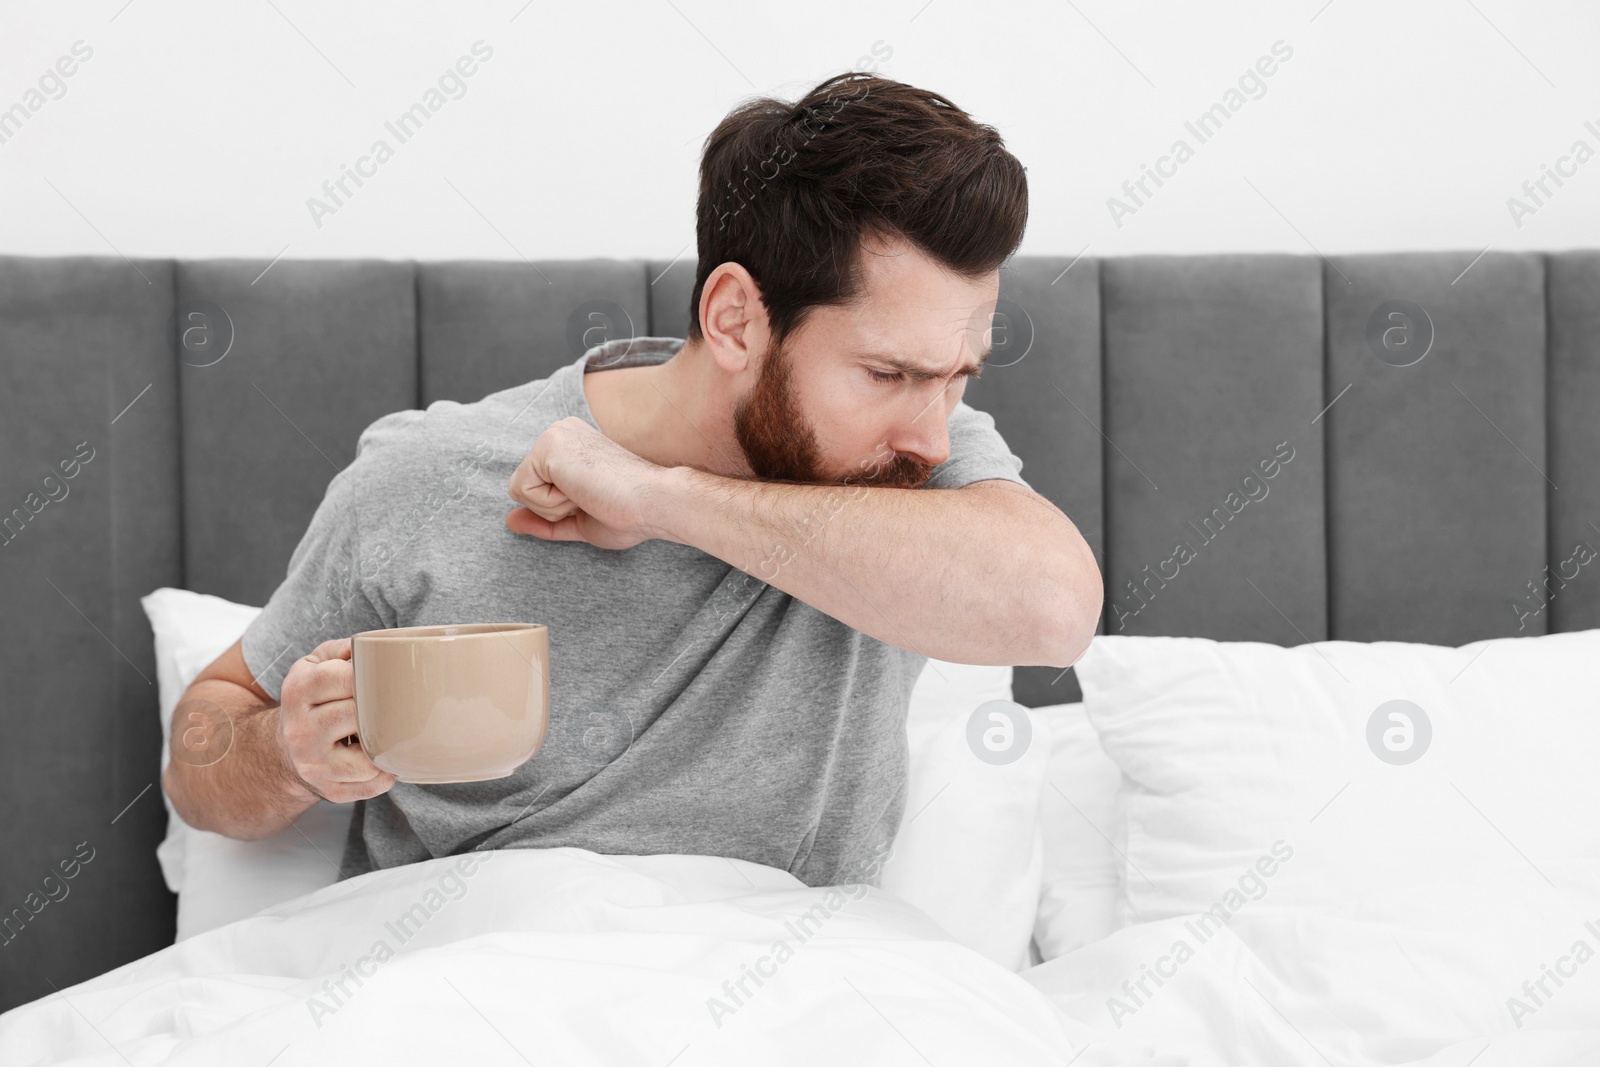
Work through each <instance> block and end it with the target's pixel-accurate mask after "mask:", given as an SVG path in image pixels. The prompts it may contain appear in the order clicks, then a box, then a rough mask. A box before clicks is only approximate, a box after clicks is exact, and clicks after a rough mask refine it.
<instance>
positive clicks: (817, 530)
mask: <svg viewBox="0 0 1600 1067" xmlns="http://www.w3.org/2000/svg"><path fill="white" fill-rule="evenodd" d="M650 507H651V509H652V511H653V512H654V514H653V517H652V518H653V521H652V525H653V526H654V527H655V528H656V529H658V530H660V531H662V532H663V536H665V537H666V538H668V539H669V540H673V541H677V542H679V543H681V544H686V545H691V546H693V547H695V548H698V549H700V550H701V551H702V552H706V553H708V554H710V555H713V556H716V557H717V558H718V559H721V560H724V561H726V562H728V563H731V564H733V565H734V566H735V567H738V568H739V569H741V570H743V571H745V572H747V573H749V574H751V575H754V576H755V577H757V578H759V579H761V580H762V581H764V582H766V583H767V584H769V585H772V586H775V587H777V588H779V589H781V590H783V591H784V592H786V593H788V594H790V595H791V596H793V597H795V598H797V599H799V600H802V601H804V602H806V603H807V604H810V605H811V606H812V607H814V608H816V609H817V610H819V611H822V612H824V613H826V614H828V615H831V616H833V617H834V618H836V619H838V620H839V621H840V622H843V623H845V624H847V625H849V626H851V627H853V628H855V629H857V630H860V631H861V632H862V633H865V634H868V635H870V636H872V637H876V638H877V639H879V640H880V641H884V642H886V643H888V644H892V645H896V646H898V647H900V648H906V649H910V650H912V651H915V652H919V653H921V654H923V655H925V656H929V657H932V658H935V659H946V660H951V661H953V662H961V663H980V664H981V663H989V664H1014V665H1024V664H1037V665H1054V666H1059V667H1065V666H1068V665H1070V664H1071V663H1072V662H1074V661H1075V660H1076V659H1077V658H1078V656H1079V655H1081V654H1082V652H1083V649H1084V648H1086V647H1087V646H1088V643H1089V640H1090V638H1091V637H1092V636H1093V634H1094V630H1095V626H1096V625H1097V622H1098V620H1099V616H1100V606H1101V599H1102V596H1103V592H1102V587H1101V579H1100V572H1099V568H1098V567H1097V566H1096V564H1095V562H1094V556H1093V554H1092V553H1091V552H1090V550H1089V547H1088V545H1087V544H1086V543H1085V542H1084V540H1083V537H1082V535H1081V534H1079V532H1078V530H1077V527H1076V526H1074V525H1073V524H1072V522H1071V521H1070V520H1069V519H1067V517H1066V516H1065V515H1063V514H1061V512H1060V511H1058V510H1056V509H1055V508H1054V507H1053V506H1051V505H1049V504H1048V503H1047V502H1044V501H1043V500H1041V499H1039V498H1037V497H1035V496H1034V495H1033V494H1032V493H1030V492H1029V491H1028V490H1026V489H1025V488H1024V487H1022V486H1020V485H1017V484H1016V483H1014V482H1006V481H1000V480H996V481H994V482H984V483H978V484H975V485H973V486H970V487H967V488H963V489H948V490H941V489H886V488H878V487H865V486H860V485H851V486H829V485H799V484H790V483H775V482H759V481H747V480H741V479H735V478H723V477H719V476H717V475H714V474H708V473H706V472H704V471H700V470H696V469H694V468H690V467H677V468H673V469H672V470H671V471H669V472H668V475H667V477H665V478H664V479H663V489H662V491H661V492H660V493H659V494H657V495H656V496H655V498H654V499H653V501H652V502H651V504H650Z"/></svg>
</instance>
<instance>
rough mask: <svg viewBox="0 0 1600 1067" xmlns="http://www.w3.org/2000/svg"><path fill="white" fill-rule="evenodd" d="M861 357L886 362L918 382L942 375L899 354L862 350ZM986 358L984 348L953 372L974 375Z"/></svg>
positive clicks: (987, 353) (986, 352) (960, 375)
mask: <svg viewBox="0 0 1600 1067" xmlns="http://www.w3.org/2000/svg"><path fill="white" fill-rule="evenodd" d="M861 358H862V359H870V360H873V361H875V362H878V363H887V364H888V365H889V366H891V367H893V368H895V369H896V370H898V371H900V372H902V373H903V374H905V375H906V376H907V377H908V378H914V379H916V380H917V381H919V382H931V381H933V380H934V379H936V378H943V377H944V375H942V374H936V373H934V372H933V371H930V370H926V369H924V368H922V367H920V366H918V365H917V364H915V363H912V362H910V361H908V360H904V359H901V358H900V357H899V356H891V355H887V354H885V353H882V352H863V353H861ZM988 358H989V352H988V351H987V350H986V351H985V352H984V353H983V354H982V355H981V356H979V357H978V358H977V359H976V360H975V361H974V362H972V363H968V364H966V365H965V366H963V367H961V368H960V369H958V370H957V371H956V372H955V374H956V377H958V378H971V377H974V376H976V375H977V374H978V372H979V371H981V370H982V369H983V361H984V360H986V359H988Z"/></svg>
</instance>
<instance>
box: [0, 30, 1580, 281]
mask: <svg viewBox="0 0 1600 1067" xmlns="http://www.w3.org/2000/svg"><path fill="white" fill-rule="evenodd" d="M1324 4H1325V0H1296V2H1294V3H1267V2H1256V3H1244V2H1241V3H1229V4H1221V3H1189V2H1182V0H1149V2H1143V3H1113V2H1112V0H1071V2H1068V0H1052V2H1050V3H1039V4H1030V3H1020V2H1001V0H986V2H983V3H975V2H971V0H931V2H926V0H896V2H876V0H871V2H863V0H846V2H828V3H810V2H808V3H792V4H782V5H759V4H756V3H752V2H750V0H743V2H735V0H632V2H624V0H609V2H605V0H602V2H584V3H576V4H574V3H556V2H553V0H532V2H531V3H526V4H525V0H495V2H492V3H488V2H485V3H474V4H460V3H458V4H448V5H447V4H444V3H437V4H424V3H419V2H416V0H408V2H403V3H394V2H389V3H379V2H377V0H362V2H351V3H343V4H319V3H313V2H311V0H270V2H269V0H236V2H233V3H230V4H227V5H226V6H224V5H220V4H209V3H204V2H201V0H132V3H131V4H127V3H126V0H94V2H92V3H81V4H79V3H74V4H54V3H46V2H45V0H30V2H27V3H15V2H7V3H5V4H4V7H3V9H0V10H3V14H0V20H3V23H0V72H3V73H0V109H5V108H9V107H11V105H13V104H17V103H22V104H23V105H24V107H26V106H27V104H28V103H29V102H33V103H39V102H41V101H42V106H40V107H39V108H38V110H37V111H36V112H33V113H31V114H29V115H28V117H27V118H26V120H25V121H23V122H22V123H21V126H20V129H17V130H14V131H9V130H8V131H6V132H9V133H11V136H10V137H9V139H8V140H6V141H5V142H4V143H0V253H24V254H40V255H56V254H75V253H88V254H115V252H114V250H116V251H120V252H121V253H122V254H125V255H128V256H179V257H202V256H242V257H252V258H259V259H261V261H262V263H263V265H265V264H266V263H267V262H269V261H270V260H271V259H272V258H273V257H274V256H277V255H279V254H283V255H286V256H288V257H291V258H313V257H331V256H379V257H393V258H419V259H433V258H455V257H489V258H515V257H517V256H519V255H520V256H526V257H527V258H530V259H540V258H569V257H584V256H616V257H632V256H650V257H662V258H671V257H674V256H678V255H680V254H685V255H687V256H688V257H689V259H690V260H692V258H693V247H692V240H693V233H694V231H693V213H694V198H695V178H696V174H695V168H696V163H697V160H698V153H699V148H700V142H701V140H702V139H703V138H704V136H705V135H706V134H707V133H708V132H709V131H710V129H711V128H712V126H713V125H714V124H715V123H716V122H717V121H718V119H720V118H721V117H722V115H723V114H725V113H726V111H727V110H728V109H729V108H730V107H731V106H732V105H733V104H735V103H736V102H737V101H738V100H740V99H741V98H743V97H746V96H749V95H753V94H756V93H763V94H767V93H776V94H779V95H782V96H785V97H787V98H793V97H795V96H798V95H799V94H800V93H801V92H803V91H804V90H805V89H807V88H809V87H810V86H811V85H812V84H814V83H816V82H817V81H819V80H821V79H822V78H823V77H826V76H827V75H829V74H832V73H835V72H838V71H841V70H844V69H846V68H849V67H852V66H860V65H865V64H864V63H862V62H858V61H861V60H862V57H867V58H868V61H870V60H871V57H872V56H873V54H874V49H875V48H876V54H877V56H878V57H881V62H880V64H879V69H880V71H881V72H882V73H884V74H886V75H888V76H890V77H894V78H898V79H900V80H902V81H908V82H911V83H913V84H917V85H921V86H924V87H927V88H931V89H935V90H937V91H939V92H942V93H943V94H945V95H946V96H948V97H949V98H950V99H952V100H953V101H954V102H955V103H956V104H958V105H959V106H961V107H963V108H965V109H966V110H968V111H969V112H971V113H972V114H973V115H974V116H975V117H976V118H978V119H979V120H980V121H984V122H988V123H991V124H993V125H995V126H996V127H998V128H999V129H1000V131H1001V132H1002V134H1003V135H1004V136H1005V138H1006V140H1007V143H1008V145H1009V146H1010V148H1011V150H1012V151H1013V152H1015V153H1016V154H1017V156H1018V157H1019V158H1021V159H1022V161H1023V162H1024V164H1025V165H1026V166H1027V167H1028V174H1029V181H1030V185H1031V188H1032V196H1033V203H1032V215H1031V220H1030V223H1029V227H1028V232H1027V236H1026V239H1025V241H1024V244H1023V246H1022V249H1021V251H1022V252H1023V253H1025V254H1060V255H1068V256H1072V255H1077V254H1078V253H1079V252H1081V251H1084V250H1085V249H1087V250H1088V252H1089V254H1091V255H1095V256H1115V255H1126V254H1131V253H1145V252H1173V253H1191V252H1213V251H1288V252H1311V251H1312V250H1313V248H1314V249H1316V250H1319V251H1321V252H1322V253H1325V254H1331V253H1336V252H1347V251H1392V250H1404V249H1448V250H1462V251H1464V252H1466V253H1470V254H1473V255H1475V254H1476V253H1477V252H1478V251H1479V250H1480V249H1482V248H1484V247H1486V246H1487V247H1493V248H1496V249H1562V248H1573V247H1590V248H1596V247H1600V158H1597V159H1589V160H1587V162H1585V163H1584V164H1583V165H1578V166H1576V167H1575V173H1572V174H1571V176H1570V177H1567V178H1564V179H1563V181H1564V182H1565V184H1564V185H1563V186H1561V187H1559V188H1558V187H1557V186H1556V185H1554V184H1553V183H1551V182H1549V181H1548V180H1547V184H1546V189H1547V190H1548V191H1549V192H1550V193H1551V194H1552V195H1550V196H1548V197H1543V196H1541V199H1544V201H1545V202H1544V204H1543V205H1542V206H1541V205H1537V204H1535V202H1534V201H1533V200H1531V199H1528V200H1527V203H1528V206H1529V207H1532V208H1534V209H1535V210H1534V211H1533V212H1532V213H1531V214H1527V215H1526V216H1525V217H1523V218H1522V219H1521V220H1520V222H1521V225H1520V226H1519V225H1518V224H1517V221H1516V220H1514V219H1513V218H1512V215H1511V212H1510V210H1509V208H1508V205H1507V199H1508V197H1511V196H1513V195H1522V194H1521V187H1522V184H1523V182H1524V181H1526V180H1529V179H1537V178H1538V177H1540V175H1541V168H1542V166H1543V165H1549V166H1552V167H1554V166H1555V165H1556V164H1557V163H1558V161H1559V160H1560V158H1561V157H1563V156H1565V155H1567V154H1568V153H1569V152H1570V151H1571V150H1572V148H1573V146H1574V142H1576V141H1579V140H1581V141H1584V142H1586V144H1587V145H1588V146H1589V147H1590V148H1591V149H1593V150H1596V151H1600V91H1597V90H1600V62H1597V59H1596V57H1597V55H1600V8H1597V6H1596V5H1595V4H1593V3H1590V2H1581V0H1536V2H1523V0H1419V2H1414V3H1411V2H1407V3H1402V2H1399V0H1332V2H1331V3H1327V4H1326V6H1324ZM479 40H482V41H483V42H485V44H486V45H487V46H488V47H489V48H492V49H493V56H492V58H490V59H489V60H488V61H487V62H485V63H483V64H482V65H481V66H480V67H479V69H478V70H477V72H476V73H475V74H474V75H473V76H472V77H471V78H468V79H465V86H466V90H467V91H466V93H465V95H464V96H462V97H461V98H459V99H452V100H448V102H447V103H445V104H444V106H443V107H441V108H440V109H439V110H438V112H437V113H435V114H433V115H432V117H431V118H430V120H429V121H428V123H427V124H426V126H425V127H424V128H423V129H422V130H421V131H420V132H418V133H417V134H416V135H415V137H414V138H413V139H412V140H410V141H408V142H406V143H404V144H400V143H399V142H398V140H397V139H396V138H395V137H394V136H393V135H392V134H389V133H388V132H387V131H386V130H385V128H384V123H385V121H387V120H392V119H393V118H395V117H396V116H398V115H399V114H400V113H401V112H402V111H404V110H405V109H406V108H407V107H409V106H410V105H411V104H413V103H415V102H418V101H419V100H421V99H422V98H423V94H424V92H425V90H427V89H428V88H429V87H430V86H432V85H434V84H435V83H436V80H437V79H438V77H439V75H440V74H441V73H443V72H445V71H446V69H447V68H449V67H450V66H451V64H453V63H454V62H455V61H456V60H457V58H458V57H460V56H463V55H468V54H470V50H471V47H472V45H473V43H474V42H475V41H479ZM78 41H82V42H84V45H86V46H87V47H88V48H90V49H92V50H93V54H92V56H91V57H90V58H89V59H88V60H87V61H84V62H82V63H81V64H80V65H79V66H78V67H77V69H76V72H75V73H74V74H73V75H72V76H71V77H70V78H67V79H64V86H65V92H64V95H60V97H59V99H48V98H46V96H45V95H44V94H40V95H39V96H37V97H32V98H30V97H29V96H28V95H27V94H28V91H29V89H30V88H35V87H37V82H38V78H39V76H40V75H42V74H44V73H45V72H46V71H47V70H48V69H49V68H51V66H52V64H54V63H55V62H56V60H57V59H58V57H61V56H66V55H69V54H70V53H71V50H72V47H73V45H74V43H75V42H78ZM1277 41H1282V42H1283V44H1284V45H1286V46H1287V47H1288V48H1289V49H1292V52H1293V54H1292V56H1291V57H1290V58H1289V59H1288V60H1286V61H1284V62H1282V63H1281V64H1279V65H1278V66H1277V68H1276V70H1275V73H1273V75H1272V76H1271V77H1270V78H1266V79H1264V85H1265V88H1266V91H1265V93H1264V95H1261V96H1260V98H1259V99H1248V100H1246V101H1245V102H1244V103H1243V106H1241V107H1239V110H1238V111H1237V113H1234V114H1232V115H1231V117H1230V118H1229V119H1228V121H1227V122H1226V124H1225V125H1224V126H1223V128H1222V129H1221V130H1220V131H1218V132H1217V133H1216V134H1215V136H1214V137H1212V138H1211V139H1210V140H1208V141H1206V142H1205V143H1200V142H1199V141H1198V140H1197V139H1196V138H1195V137H1194V136H1193V135H1192V134H1190V133H1189V132H1188V131H1186V130H1185V127H1184V123H1185V121H1190V120H1194V119H1195V118H1197V117H1198V116H1199V114H1200V113H1201V112H1203V111H1204V110H1205V109H1206V108H1207V107H1209V106H1210V105H1211V104H1213V103H1217V102H1219V101H1222V100H1223V97H1224V94H1225V92H1226V91H1227V90H1228V89H1229V88H1230V87H1231V86H1233V85H1235V84H1236V82H1237V80H1238V78H1239V76H1240V75H1241V74H1243V73H1245V72H1246V71H1247V70H1248V69H1249V68H1250V67H1251V66H1252V64H1254V63H1255V62H1256V61H1257V59H1258V57H1261V56H1264V55H1268V54H1270V51H1271V49H1272V46H1273V44H1274V42H1277ZM1282 49H1283V46H1280V51H1281V50H1282ZM80 50H81V46H80ZM58 91H59V90H58ZM1586 121H1587V122H1589V123H1592V126H1590V127H1588V128H1586V127H1585V122H1586ZM380 137H382V138H384V139H385V140H387V141H388V142H389V143H390V145H391V147H394V148H395V154H394V157H393V158H392V159H389V160H388V161H386V162H384V163H383V164H381V165H380V166H378V167H377V168H376V173H375V174H374V175H373V176H372V177H371V178H369V179H367V180H366V184H365V185H364V186H362V187H360V188H359V189H355V191H354V195H353V196H351V197H350V198H349V199H348V201H347V202H346V203H345V205H344V206H343V207H341V208H339V209H338V210H337V212H336V213H335V214H332V215H328V216H325V217H323V218H322V219H321V220H320V221H321V225H320V227H319V226H318V225H317V224H316V222H315V221H314V220H313V217H312V213H311V211H310V210H309V209H308V206H307V200H308V198H310V197H312V196H317V195H321V186H322V183H323V182H324V181H325V180H327V179H330V178H337V177H338V176H339V173H340V167H341V165H342V164H354V163H355V162H356V160H357V159H358V158H359V157H360V156H361V155H363V154H365V153H366V152H367V150H368V149H369V146H371V144H372V143H373V142H374V141H375V140H376V139H378V138H380ZM1180 137H1181V138H1184V139H1186V140H1187V141H1188V142H1189V144H1190V146H1191V147H1192V148H1194V149H1195V152H1194V156H1193V158H1191V159H1189V160H1187V161H1186V162H1184V163H1182V165H1181V166H1177V167H1176V168H1175V171H1176V172H1175V174H1173V176H1172V177H1171V178H1170V179H1167V180H1166V184H1165V185H1163V186H1161V187H1160V188H1159V189H1157V188H1155V187H1154V186H1153V185H1148V184H1147V186H1146V188H1147V189H1150V190H1151V191H1152V192H1153V193H1154V195H1152V196H1151V197H1149V198H1148V200H1146V201H1145V202H1144V204H1143V205H1142V206H1139V205H1134V202H1133V201H1132V200H1131V199H1130V200H1128V201H1127V202H1128V203H1129V205H1130V206H1137V210H1136V211H1135V212H1134V213H1133V214H1130V215H1127V216H1125V217H1123V218H1121V219H1120V220H1119V221H1120V223H1121V224H1120V226H1119V225H1118V224H1117V222H1115V221H1113V218H1112V215H1111V213H1110V211H1109V210H1108V206H1107V198H1108V197H1111V196H1113V195H1120V187H1121V185H1122V183H1123V182H1124V181H1125V180H1128V179H1136V178H1138V177H1139V176H1140V174H1141V165H1142V164H1149V165H1151V166H1154V165H1155V164H1156V162H1157V160H1158V158H1159V157H1160V156H1162V155H1164V154H1166V153H1167V152H1168V151H1169V149H1170V147H1171V146H1172V143H1173V142H1174V140H1175V139H1178V138H1180ZM1574 164H1575V160H1569V161H1568V162H1567V163H1566V164H1564V166H1565V168H1566V169H1567V170H1569V171H1573V170H1574ZM1168 169H1169V170H1172V169H1173V168H1172V167H1171V166H1170V165H1168ZM347 187H348V188H351V189H354V186H348V185H347ZM1465 264H1466V259H1464V260H1463V266H1465Z"/></svg>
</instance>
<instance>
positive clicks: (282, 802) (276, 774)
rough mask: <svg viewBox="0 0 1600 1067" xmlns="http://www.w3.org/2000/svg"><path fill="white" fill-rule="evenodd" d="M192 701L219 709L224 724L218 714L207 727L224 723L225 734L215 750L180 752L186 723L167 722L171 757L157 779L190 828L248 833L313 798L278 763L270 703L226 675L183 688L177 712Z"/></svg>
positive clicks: (290, 816)
mask: <svg viewBox="0 0 1600 1067" xmlns="http://www.w3.org/2000/svg"><path fill="white" fill-rule="evenodd" d="M197 700H203V701H208V702H209V703H210V704H213V705H215V706H216V707H217V708H219V709H222V711H223V713H224V714H225V715H226V717H227V725H226V726H224V725H222V723H221V722H220V721H218V722H216V723H211V724H209V729H212V730H221V729H226V730H228V731H229V734H228V736H227V738H226V739H225V744H226V748H225V749H224V750H223V751H222V753H221V754H220V755H218V754H215V753H213V752H210V751H206V752H204V753H203V755H202V756H200V757H197V758H195V759H186V758H185V757H184V756H183V754H182V752H181V751H180V749H181V746H182V737H183V731H184V729H185V725H186V724H185V723H183V722H174V723H173V724H172V742H171V746H170V748H171V751H172V759H171V761H170V762H169V763H168V765H167V771H166V773H165V774H164V775H162V779H161V784H162V787H163V788H164V789H165V790H166V793H167V796H168V797H169V798H170V799H171V800H172V806H173V807H174V808H175V809H176V810H177V812H178V814H179V816H181V817H182V818H183V821H184V822H186V823H188V824H189V825H190V826H192V827H194V828H195V829H197V830H210V831H213V832H215V833H219V834H224V835H226V836H228V837H236V838H242V839H244V840H256V839H259V838H263V837H271V836H272V835H274V834H276V833H279V832H280V831H282V830H284V829H285V828H287V827H288V825H289V823H290V822H292V821H293V820H294V819H295V818H297V817H298V816H299V815H300V814H301V813H302V812H303V811H305V810H306V809H307V808H309V807H310V806H311V805H312V804H315V803H316V797H315V796H313V795H312V794H311V793H310V792H309V791H308V790H306V789H304V788H302V787H299V786H297V785H296V784H295V783H294V780H293V773H292V771H291V770H290V768H289V767H288V765H287V764H286V763H285V762H284V759H283V753H282V747H281V746H280V744H279V742H278V705H276V704H268V705H263V704H261V702H260V700H259V698H257V697H256V696H255V695H254V694H252V693H250V692H249V691H248V690H246V689H244V688H242V687H241V686H238V685H235V684H234V683H232V682H228V681H224V680H221V679H204V680H201V681H198V682H195V683H194V684H193V685H192V686H190V687H189V689H188V691H187V692H186V693H184V695H183V699H182V700H181V701H180V702H179V704H178V708H177V712H180V713H181V712H182V711H183V708H184V704H186V703H188V702H190V701H197ZM175 717H176V716H175ZM203 760H214V762H203Z"/></svg>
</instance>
